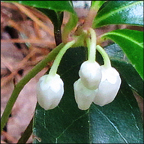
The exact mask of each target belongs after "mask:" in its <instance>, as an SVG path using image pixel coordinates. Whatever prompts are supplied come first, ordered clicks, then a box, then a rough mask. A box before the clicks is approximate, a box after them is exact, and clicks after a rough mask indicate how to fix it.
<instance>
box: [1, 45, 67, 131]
mask: <svg viewBox="0 0 144 144" xmlns="http://www.w3.org/2000/svg"><path fill="white" fill-rule="evenodd" d="M63 46H64V44H63V43H61V44H60V45H58V46H57V47H56V48H55V49H54V50H53V51H51V52H50V53H49V54H48V56H46V58H45V59H43V60H42V61H41V62H39V63H38V64H37V65H36V66H35V67H34V68H33V69H32V70H31V71H30V72H29V73H28V74H27V75H25V76H24V78H23V79H22V80H20V82H19V83H17V84H16V86H15V88H14V90H13V92H12V95H11V97H10V98H9V100H8V102H7V105H6V108H5V110H4V112H3V115H2V118H1V131H2V129H3V127H4V126H5V124H6V122H7V121H8V117H9V115H10V113H11V110H12V107H13V105H14V103H15V101H16V99H17V97H18V95H19V93H20V91H21V90H22V89H23V87H24V86H25V85H26V84H27V83H28V82H29V81H30V79H32V78H33V77H34V76H35V75H36V74H37V73H38V72H40V71H41V70H42V69H43V68H44V67H45V66H47V63H48V62H50V61H52V60H53V59H54V58H55V56H56V55H57V54H58V52H59V51H60V49H61V48H62V47H63Z"/></svg>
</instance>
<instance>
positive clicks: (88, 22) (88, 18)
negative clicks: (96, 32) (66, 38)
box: [83, 9, 97, 30]
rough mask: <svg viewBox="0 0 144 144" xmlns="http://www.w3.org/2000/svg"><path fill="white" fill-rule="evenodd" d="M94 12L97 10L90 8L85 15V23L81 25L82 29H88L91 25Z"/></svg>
mask: <svg viewBox="0 0 144 144" xmlns="http://www.w3.org/2000/svg"><path fill="white" fill-rule="evenodd" d="M96 14H97V11H96V10H95V9H90V11H89V13H88V16H87V17H86V20H85V23H84V25H83V29H84V30H88V29H89V28H90V27H92V23H93V20H94V18H95V16H96Z"/></svg>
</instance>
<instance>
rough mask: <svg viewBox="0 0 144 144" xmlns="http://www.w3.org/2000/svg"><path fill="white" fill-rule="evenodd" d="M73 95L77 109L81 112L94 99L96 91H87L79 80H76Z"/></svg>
mask: <svg viewBox="0 0 144 144" xmlns="http://www.w3.org/2000/svg"><path fill="white" fill-rule="evenodd" d="M74 94H75V100H76V103H77V104H78V108H79V109H81V110H87V109H88V108H89V107H90V105H91V103H92V102H93V100H94V98H95V95H96V90H90V89H87V88H86V87H85V86H84V85H83V83H82V81H81V79H78V80H77V81H76V82H75V83H74Z"/></svg>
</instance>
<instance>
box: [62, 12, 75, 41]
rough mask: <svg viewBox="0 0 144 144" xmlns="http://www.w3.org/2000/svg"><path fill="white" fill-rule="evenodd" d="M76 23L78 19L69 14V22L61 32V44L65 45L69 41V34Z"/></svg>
mask: <svg viewBox="0 0 144 144" xmlns="http://www.w3.org/2000/svg"><path fill="white" fill-rule="evenodd" d="M77 21H78V17H77V16H75V15H73V14H70V18H69V21H68V22H67V24H66V25H65V27H64V29H63V32H62V42H63V43H67V42H68V41H69V34H70V32H71V31H72V29H73V28H74V27H75V26H76V24H77Z"/></svg>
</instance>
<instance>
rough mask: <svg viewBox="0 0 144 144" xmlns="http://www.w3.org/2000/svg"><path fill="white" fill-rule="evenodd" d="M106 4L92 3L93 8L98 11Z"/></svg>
mask: <svg viewBox="0 0 144 144" xmlns="http://www.w3.org/2000/svg"><path fill="white" fill-rule="evenodd" d="M104 3H105V1H92V3H91V7H93V8H94V9H96V10H99V8H100V7H101V6H102V5H103V4H104Z"/></svg>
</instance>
